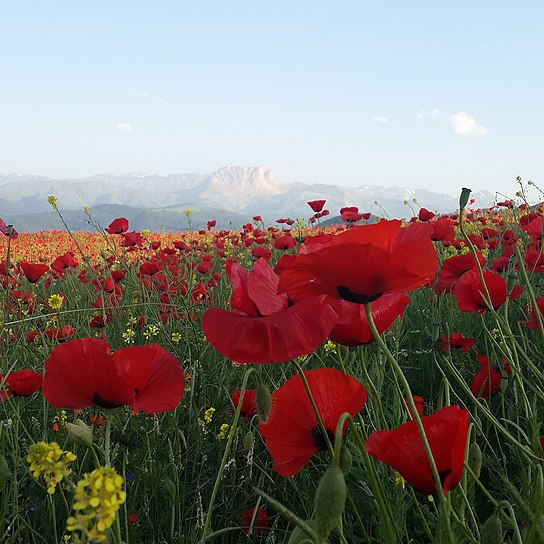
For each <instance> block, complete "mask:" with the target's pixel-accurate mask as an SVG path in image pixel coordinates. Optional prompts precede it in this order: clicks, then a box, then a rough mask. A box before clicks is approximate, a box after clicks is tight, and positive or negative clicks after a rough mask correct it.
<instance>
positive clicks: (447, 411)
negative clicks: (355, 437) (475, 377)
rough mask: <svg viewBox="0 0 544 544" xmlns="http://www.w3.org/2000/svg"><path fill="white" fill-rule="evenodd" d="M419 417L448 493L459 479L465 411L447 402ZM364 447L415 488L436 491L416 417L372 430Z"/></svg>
mask: <svg viewBox="0 0 544 544" xmlns="http://www.w3.org/2000/svg"><path fill="white" fill-rule="evenodd" d="M421 420H422V422H423V428H424V429H425V435H426V436H427V440H428V442H429V445H430V447H431V451H432V454H433V458H434V460H435V463H436V467H437V469H438V473H439V475H440V479H441V481H442V490H443V491H444V493H447V492H448V491H449V490H450V489H452V488H454V487H455V486H456V485H457V484H458V483H459V481H460V480H461V475H462V472H463V466H464V461H465V448H466V443H467V434H468V412H467V410H463V409H461V408H459V407H458V406H447V407H446V408H443V409H442V410H439V411H438V412H436V413H435V414H433V415H432V416H428V417H424V418H421ZM365 448H366V451H367V452H368V454H369V455H372V457H375V458H376V459H379V460H380V461H383V462H384V463H386V464H388V465H389V466H390V467H392V468H394V469H395V470H396V471H398V472H400V474H401V476H402V477H403V478H404V479H405V480H406V481H407V482H408V483H409V484H410V485H411V486H412V487H414V488H415V489H418V490H419V491H422V492H423V493H427V494H429V493H435V492H436V485H435V483H434V479H433V475H432V471H431V465H430V463H429V460H428V459H427V455H426V454H425V449H424V448H423V441H422V440H421V436H420V435H419V431H418V428H417V424H416V422H415V421H409V422H408V423H404V424H403V425H401V426H400V427H398V428H397V429H395V430H393V431H376V432H374V433H372V434H371V435H370V436H369V438H368V440H367V441H366V445H365Z"/></svg>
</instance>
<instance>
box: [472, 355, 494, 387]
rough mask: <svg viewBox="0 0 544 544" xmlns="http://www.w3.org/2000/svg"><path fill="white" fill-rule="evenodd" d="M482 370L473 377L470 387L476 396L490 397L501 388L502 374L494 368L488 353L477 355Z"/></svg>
mask: <svg viewBox="0 0 544 544" xmlns="http://www.w3.org/2000/svg"><path fill="white" fill-rule="evenodd" d="M476 357H477V358H478V361H479V362H480V367H481V369H480V371H479V372H478V373H477V374H476V375H475V376H474V378H472V381H471V382H470V389H471V390H472V392H473V393H474V395H475V396H476V397H483V398H486V397H490V396H492V395H496V394H497V393H498V392H499V391H500V390H501V381H502V376H501V375H500V374H499V373H498V372H497V371H496V370H494V369H493V368H492V366H491V363H490V362H489V359H488V358H487V356H486V355H476Z"/></svg>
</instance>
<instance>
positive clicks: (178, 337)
mask: <svg viewBox="0 0 544 544" xmlns="http://www.w3.org/2000/svg"><path fill="white" fill-rule="evenodd" d="M181 339H182V336H181V334H180V333H179V332H173V333H172V342H174V344H179V342H181Z"/></svg>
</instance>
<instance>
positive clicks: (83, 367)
mask: <svg viewBox="0 0 544 544" xmlns="http://www.w3.org/2000/svg"><path fill="white" fill-rule="evenodd" d="M110 353H111V350H110V347H109V345H108V344H107V342H105V341H104V340H99V339H98V338H78V339H75V340H69V341H68V342H65V343H64V344H61V345H59V346H57V347H55V349H53V350H52V351H51V354H50V355H49V357H48V359H47V360H46V361H45V363H44V368H45V376H44V378H43V386H42V390H43V396H44V397H45V398H46V400H47V401H48V402H49V403H50V404H51V405H52V406H54V407H55V408H71V409H73V410H77V409H79V408H86V407H87V406H93V405H97V406H102V407H104V408H115V407H117V406H123V405H129V406H131V405H132V403H133V401H134V396H135V395H134V389H133V388H132V387H131V386H130V385H129V384H128V383H127V382H126V381H125V380H124V379H122V378H121V376H120V375H119V372H118V370H117V367H116V366H115V364H114V362H113V360H112V358H111V355H110Z"/></svg>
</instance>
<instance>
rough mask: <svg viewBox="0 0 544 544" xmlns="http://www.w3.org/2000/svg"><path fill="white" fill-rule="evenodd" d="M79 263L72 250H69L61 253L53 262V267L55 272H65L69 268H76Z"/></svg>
mask: <svg viewBox="0 0 544 544" xmlns="http://www.w3.org/2000/svg"><path fill="white" fill-rule="evenodd" d="M77 266H79V263H78V262H77V260H76V259H75V257H74V254H73V253H72V252H71V251H67V252H66V253H65V254H64V255H59V256H58V257H57V258H56V259H55V260H54V261H53V262H52V263H51V268H52V269H53V270H54V271H55V272H64V271H65V270H66V269H67V268H75V267H77Z"/></svg>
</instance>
